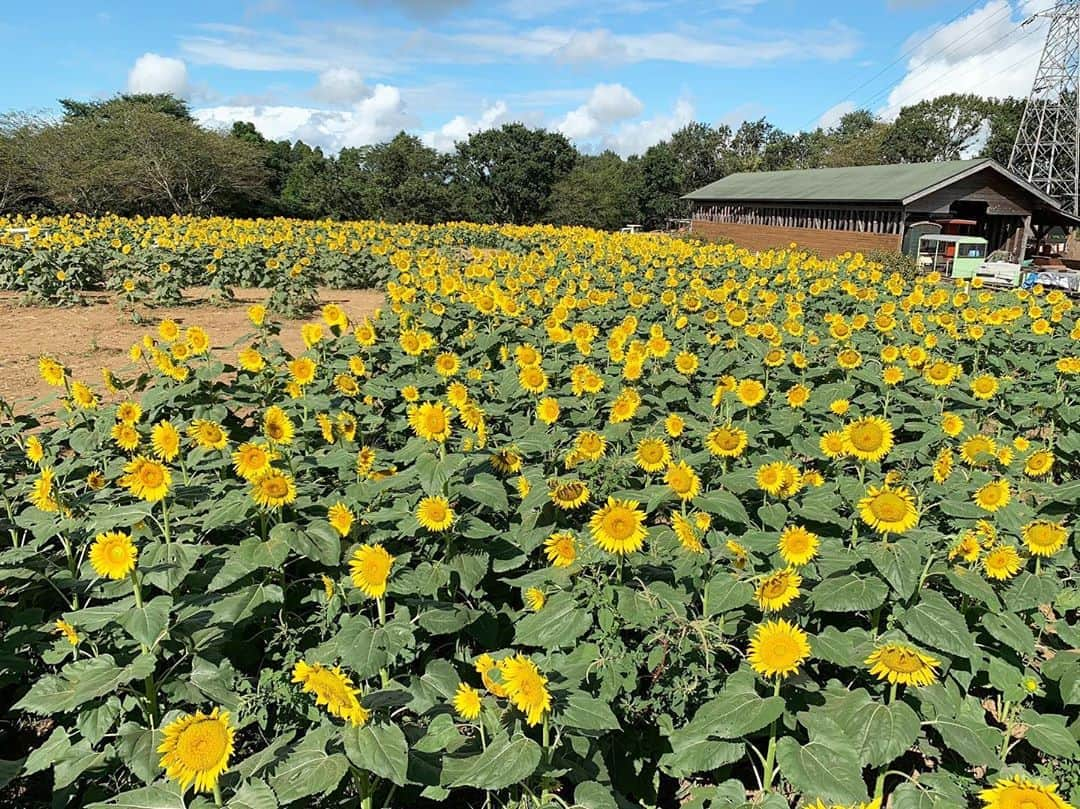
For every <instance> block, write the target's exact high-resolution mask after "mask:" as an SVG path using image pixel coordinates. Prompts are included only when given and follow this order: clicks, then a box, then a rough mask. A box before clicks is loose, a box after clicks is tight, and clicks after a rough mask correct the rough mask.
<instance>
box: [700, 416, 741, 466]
mask: <svg viewBox="0 0 1080 809" xmlns="http://www.w3.org/2000/svg"><path fill="white" fill-rule="evenodd" d="M705 447H706V449H708V450H709V452H710V453H712V454H713V455H715V456H716V457H718V458H738V457H739V456H740V455H742V454H743V452H744V451H745V450H746V431H745V430H742V429H740V428H738V427H733V426H732V425H730V424H725V425H723V426H721V427H715V428H713V429H712V430H710V431H709V434H708V435H707V436H705Z"/></svg>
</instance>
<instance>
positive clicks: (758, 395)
mask: <svg viewBox="0 0 1080 809" xmlns="http://www.w3.org/2000/svg"><path fill="white" fill-rule="evenodd" d="M735 395H736V396H737V397H738V398H739V401H740V402H742V403H743V404H744V405H745V406H746V407H757V406H758V405H759V404H761V403H762V402H763V401H765V386H764V385H763V384H761V383H760V382H758V381H757V380H756V379H744V380H742V381H741V382H739V384H738V385H736V386H735Z"/></svg>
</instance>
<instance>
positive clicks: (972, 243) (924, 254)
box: [916, 233, 987, 280]
mask: <svg viewBox="0 0 1080 809" xmlns="http://www.w3.org/2000/svg"><path fill="white" fill-rule="evenodd" d="M986 252H987V242H986V239H984V238H982V237H981V236H955V235H945V234H941V233H933V234H930V235H927V236H923V237H921V238H920V239H919V254H918V257H917V258H916V260H917V261H918V262H919V266H920V267H921V268H923V269H924V270H925V271H926V272H939V273H941V274H942V275H944V276H946V277H948V278H955V279H960V280H970V279H972V278H974V277H975V276H976V275H977V274H978V270H979V267H980V266H982V264H983V262H985V261H986Z"/></svg>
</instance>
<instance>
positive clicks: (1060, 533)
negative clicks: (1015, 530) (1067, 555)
mask: <svg viewBox="0 0 1080 809" xmlns="http://www.w3.org/2000/svg"><path fill="white" fill-rule="evenodd" d="M1020 536H1021V537H1022V538H1023V540H1024V544H1025V545H1026V546H1027V549H1028V550H1029V551H1030V552H1031V554H1032V555H1033V556H1053V555H1054V554H1055V553H1057V552H1058V551H1060V550H1061V549H1062V548H1063V547H1064V546H1065V540H1066V539H1068V536H1069V533H1068V531H1066V530H1065V527H1064V526H1063V525H1062V524H1061V523H1056V522H1049V521H1046V520H1038V521H1036V522H1030V523H1028V524H1027V525H1025V526H1024V527H1023V529H1021V532H1020Z"/></svg>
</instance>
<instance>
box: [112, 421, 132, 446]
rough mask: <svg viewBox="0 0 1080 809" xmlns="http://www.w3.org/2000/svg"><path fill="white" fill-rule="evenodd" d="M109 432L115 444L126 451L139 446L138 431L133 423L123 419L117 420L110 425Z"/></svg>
mask: <svg viewBox="0 0 1080 809" xmlns="http://www.w3.org/2000/svg"><path fill="white" fill-rule="evenodd" d="M110 434H111V435H112V439H113V442H114V443H115V444H116V446H118V447H120V449H122V450H124V451H126V452H131V451H132V450H134V449H136V448H137V447H138V446H139V431H138V430H136V429H135V425H133V424H128V423H127V422H125V421H120V422H117V423H116V424H114V425H113V426H112V429H111V430H110Z"/></svg>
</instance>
